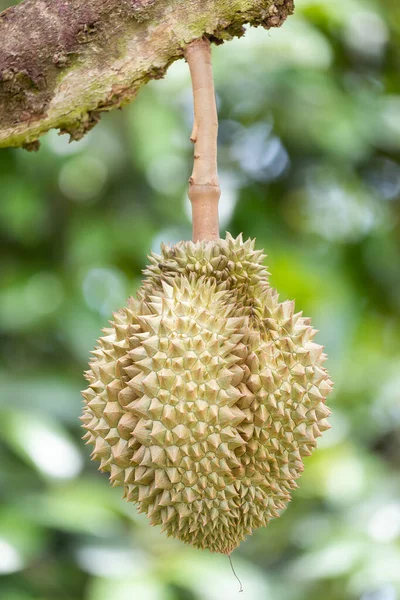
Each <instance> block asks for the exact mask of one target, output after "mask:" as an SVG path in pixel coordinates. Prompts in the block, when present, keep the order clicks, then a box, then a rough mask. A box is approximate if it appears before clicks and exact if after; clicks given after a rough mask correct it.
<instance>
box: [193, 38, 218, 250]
mask: <svg viewBox="0 0 400 600" xmlns="http://www.w3.org/2000/svg"><path fill="white" fill-rule="evenodd" d="M185 58H186V60H187V62H188V64H189V69H190V75H191V78H192V87H193V101H194V124H193V130H192V135H191V137H190V139H191V141H192V142H194V164H193V172H192V176H191V177H190V179H189V198H190V202H191V203H192V215H193V241H194V242H197V241H200V240H217V239H218V238H219V224H218V202H219V198H220V195H221V190H220V187H219V181H218V173H217V135H218V114H217V106H216V102H215V91H214V80H213V73H212V63H211V45H210V42H209V40H207V39H205V38H201V39H198V40H195V41H194V42H192V43H190V44H189V45H188V46H187V48H186V51H185Z"/></svg>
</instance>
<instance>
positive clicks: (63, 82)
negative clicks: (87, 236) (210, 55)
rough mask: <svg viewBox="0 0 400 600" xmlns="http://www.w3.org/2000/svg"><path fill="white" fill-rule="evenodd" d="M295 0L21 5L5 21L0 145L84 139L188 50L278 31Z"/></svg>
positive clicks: (0, 40) (88, 0) (1, 27)
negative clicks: (251, 32)
mask: <svg viewBox="0 0 400 600" xmlns="http://www.w3.org/2000/svg"><path fill="white" fill-rule="evenodd" d="M292 11H293V0H184V1H183V0H25V1H24V2H22V3H21V4H18V5H17V6H14V7H12V8H10V9H8V10H6V11H5V12H3V13H1V14H0V147H5V146H25V147H28V149H35V148H36V146H37V142H36V140H37V139H38V138H39V137H40V136H41V135H42V134H43V133H45V132H46V131H48V130H49V129H51V128H59V129H60V130H61V132H63V133H69V134H70V135H71V138H72V139H80V138H81V137H82V136H83V135H84V134H85V133H86V131H88V130H89V129H91V127H93V125H95V124H96V122H97V121H98V120H99V115H100V113H101V112H103V111H108V110H111V109H113V108H117V107H121V106H123V105H124V104H126V103H127V102H129V101H130V100H132V98H133V97H134V96H135V95H136V93H137V91H138V89H139V88H140V87H141V86H142V85H143V84H145V83H146V82H147V81H149V80H150V79H157V78H160V77H163V76H164V74H165V71H166V70H167V68H168V66H169V65H170V64H171V63H172V62H173V61H175V60H176V59H178V58H181V57H182V56H183V54H184V50H185V48H186V46H187V45H188V44H189V43H190V42H192V41H193V40H195V39H197V38H200V37H202V36H203V35H206V36H207V37H208V38H209V39H210V40H211V41H213V42H217V43H219V42H222V41H224V40H226V39H230V38H231V37H232V36H240V35H242V34H243V24H245V23H251V24H253V25H262V26H264V27H267V28H269V27H278V26H280V25H281V24H282V23H283V21H284V20H285V19H286V17H287V16H288V15H289V14H291V12H292Z"/></svg>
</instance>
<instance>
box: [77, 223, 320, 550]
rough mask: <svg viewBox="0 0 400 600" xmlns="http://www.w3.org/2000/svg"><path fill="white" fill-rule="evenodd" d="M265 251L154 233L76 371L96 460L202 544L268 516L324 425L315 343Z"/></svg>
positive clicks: (168, 528)
mask: <svg viewBox="0 0 400 600" xmlns="http://www.w3.org/2000/svg"><path fill="white" fill-rule="evenodd" d="M264 258H265V257H264V255H263V254H262V252H260V251H256V250H255V249H254V242H253V241H250V240H248V241H246V242H243V241H242V238H241V236H239V237H238V238H237V239H233V238H232V237H231V236H230V235H229V234H228V235H227V237H226V239H225V240H222V239H221V240H218V241H216V242H197V243H193V242H180V243H179V244H177V245H175V246H171V247H168V246H164V247H163V248H162V254H161V255H160V256H158V255H155V254H153V255H152V256H151V257H150V265H149V267H148V268H147V270H146V271H145V275H146V279H145V281H144V283H143V285H142V287H141V288H140V290H139V292H138V295H137V299H130V300H129V303H128V306H127V307H126V308H124V309H122V310H121V311H119V312H117V313H116V314H115V315H114V321H113V322H112V323H111V327H110V328H108V329H106V330H105V332H104V333H105V335H104V336H103V337H102V338H100V340H99V342H98V346H97V348H96V350H95V351H94V360H93V362H92V363H91V365H90V370H89V371H88V372H87V379H88V381H89V387H88V389H87V390H86V391H85V392H84V398H85V410H84V416H83V417H82V419H83V421H84V427H85V428H86V430H87V433H86V436H85V437H86V438H87V440H88V442H89V443H91V444H93V445H94V450H93V453H92V456H93V458H94V459H96V460H99V461H100V469H101V470H102V471H106V472H108V473H109V474H110V480H111V482H112V484H113V485H120V486H123V488H124V496H125V498H126V499H127V500H128V501H131V502H135V503H137V506H138V508H139V511H140V512H145V513H146V514H147V515H148V517H149V520H150V523H151V524H152V525H161V526H162V529H163V530H164V531H165V532H166V533H167V535H170V536H173V537H175V538H178V539H180V540H182V541H183V542H186V543H189V544H192V545H194V546H196V547H198V548H208V549H209V550H211V551H212V552H221V553H225V554H230V553H231V552H232V550H234V549H235V548H236V547H237V546H238V545H239V543H240V541H241V540H243V539H244V538H245V537H246V536H247V535H249V534H251V533H252V531H253V530H254V529H256V528H258V527H261V526H265V525H267V523H268V522H269V521H270V519H271V518H273V517H278V516H279V514H280V511H282V509H284V508H285V507H286V505H287V503H288V502H289V500H290V496H291V491H292V490H293V489H295V488H296V487H297V484H296V480H297V479H298V477H299V476H300V474H301V472H302V471H303V457H304V456H307V455H309V454H311V452H312V450H313V449H314V447H315V446H316V439H317V438H318V437H319V436H320V435H321V433H322V432H323V431H325V430H326V429H328V428H329V424H328V423H327V420H326V418H327V416H328V415H329V409H328V408H327V407H326V406H325V398H326V396H327V395H328V394H329V393H330V391H331V385H332V383H331V381H330V379H329V376H328V373H327V372H326V370H325V369H324V368H323V366H322V364H323V362H324V361H325V359H326V356H325V354H324V353H323V348H322V347H321V346H319V345H318V344H316V343H314V342H313V341H312V340H313V337H314V335H315V333H316V332H315V330H314V329H313V328H312V327H311V325H310V320H309V319H306V318H304V317H302V315H301V313H295V312H294V304H293V302H282V303H280V302H279V300H278V295H277V293H276V291H275V290H273V289H272V288H271V287H270V286H269V283H268V273H267V271H266V269H265V268H264V266H263V264H262V263H263V260H264Z"/></svg>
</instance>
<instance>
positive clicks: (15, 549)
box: [0, 0, 400, 600]
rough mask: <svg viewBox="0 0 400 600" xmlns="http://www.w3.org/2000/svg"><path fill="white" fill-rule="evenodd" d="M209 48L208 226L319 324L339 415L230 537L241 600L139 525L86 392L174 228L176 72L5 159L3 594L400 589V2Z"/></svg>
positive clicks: (312, 17) (1, 216)
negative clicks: (297, 473) (261, 266)
mask: <svg viewBox="0 0 400 600" xmlns="http://www.w3.org/2000/svg"><path fill="white" fill-rule="evenodd" d="M9 4H11V3H10V2H7V1H4V0H0V8H6V7H7V6H8V5H9ZM0 43H1V41H0ZM214 61H215V79H216V87H217V92H218V104H219V113H220V119H221V123H220V135H219V152H220V165H219V168H220V175H221V182H222V189H223V196H222V201H221V221H222V229H223V230H225V229H228V230H229V231H230V232H231V233H232V234H234V235H236V234H238V233H240V232H241V231H243V232H244V234H245V236H246V237H247V236H251V237H257V244H258V246H259V247H260V248H265V251H266V253H267V254H268V266H269V269H270V271H271V281H272V284H273V285H274V286H275V287H277V288H278V290H279V291H280V294H281V298H282V299H287V298H295V299H296V305H297V308H298V309H299V310H300V309H302V310H304V312H305V313H306V314H307V315H310V316H312V318H313V323H314V325H315V326H316V327H317V328H318V329H319V330H320V333H319V335H318V337H317V341H319V342H320V343H322V344H324V345H325V346H326V349H327V352H328V355H329V361H328V363H327V366H328V368H329V370H330V372H331V376H332V379H333V380H334V382H335V392H334V394H333V395H332V396H331V398H330V401H329V404H330V406H331V407H332V409H333V414H332V418H331V423H332V429H331V431H329V432H328V433H327V434H326V435H325V436H324V439H323V440H322V441H321V443H320V444H319V450H318V451H317V452H316V453H315V454H314V455H313V456H312V457H311V458H308V459H306V469H305V473H304V475H303V477H302V479H301V480H300V489H299V490H297V491H296V492H295V494H294V497H293V501H292V502H291V504H290V505H289V507H288V509H287V510H286V512H285V513H284V514H283V516H282V517H281V518H280V519H277V520H275V521H274V522H272V523H271V524H270V526H269V527H268V528H266V529H262V530H259V531H257V532H256V533H255V534H254V535H253V536H252V537H251V538H250V539H248V540H247V541H246V542H245V543H243V544H242V545H241V547H240V548H239V549H238V550H237V551H235V553H234V555H233V559H234V564H235V567H236V570H237V572H238V573H239V575H240V577H241V579H242V581H243V585H244V589H245V591H244V593H243V594H242V595H241V596H238V583H237V581H236V580H235V579H234V577H233V575H232V572H231V570H230V566H229V563H228V559H227V558H226V557H220V556H215V555H211V554H209V553H207V552H204V553H202V552H200V551H196V550H193V549H191V548H188V547H186V546H183V545H182V544H181V543H179V542H175V541H171V540H168V539H166V538H165V537H164V536H162V535H161V534H160V532H159V531H158V529H156V528H151V527H149V526H148V524H147V522H146V519H145V518H144V517H143V516H141V515H138V514H137V513H136V510H135V508H134V507H133V506H131V505H129V504H127V503H125V502H124V501H122V500H121V498H120V496H121V492H120V490H119V489H118V488H116V489H113V488H111V487H110V485H109V483H108V479H107V476H106V475H101V474H100V473H98V472H97V471H96V465H95V464H91V463H90V460H89V453H90V450H89V449H88V447H86V446H84V444H83V442H82V441H81V440H80V437H81V433H82V432H81V430H80V424H79V421H78V416H79V414H80V412H81V397H80V389H82V388H83V387H84V385H85V384H84V380H83V376H82V372H83V370H84V369H85V368H86V364H87V360H88V357H89V351H90V350H91V349H92V347H93V345H94V343H95V340H96V338H97V337H98V335H99V331H100V328H101V327H103V326H105V324H106V323H107V320H108V319H109V318H110V316H111V312H112V311H113V310H115V309H117V308H119V307H121V306H123V305H124V304H125V301H126V298H127V297H128V296H129V295H130V294H133V293H134V292H135V290H136V289H137V287H138V285H139V283H140V278H141V269H143V268H144V266H145V264H146V255H147V254H148V253H149V251H151V250H158V249H159V246H160V242H161V241H165V242H174V241H178V240H180V239H188V238H190V232H191V227H190V220H189V214H190V211H189V206H188V202H187V200H186V187H187V179H188V176H189V174H190V172H191V165H192V152H193V150H192V147H191V144H190V142H189V140H188V137H189V133H190V129H191V125H192V100H191V89H190V81H189V77H188V69H187V65H185V63H184V62H183V61H180V62H178V63H175V64H174V65H173V66H172V67H171V68H170V70H169V72H168V73H167V76H166V78H165V79H164V80H163V81H157V82H152V83H151V84H149V85H148V86H147V87H146V88H145V89H144V90H143V91H142V92H141V93H140V95H139V97H138V99H137V100H136V101H135V102H134V103H133V104H132V106H130V107H128V108H126V109H125V110H124V111H122V112H119V111H118V112H116V113H113V114H110V115H107V116H105V117H104V118H103V119H102V121H101V123H100V125H99V126H97V127H96V128H95V130H93V131H92V132H91V133H90V134H89V135H87V136H86V138H85V139H83V140H82V141H81V142H79V143H73V144H68V139H67V138H66V137H65V136H63V137H59V136H57V133H56V132H51V133H50V134H49V135H47V136H46V137H45V138H44V139H43V142H42V147H41V150H40V152H39V153H38V154H29V153H27V152H25V151H22V150H0V200H1V202H0V232H1V258H0V273H1V277H0V330H1V344H0V453H1V460H0V598H1V600H231V599H232V598H236V597H243V600H244V599H246V600H264V599H268V600H322V599H323V600H345V599H346V600H347V599H349V600H353V599H354V600H396V599H398V598H400V474H399V466H400V5H399V3H398V0H335V1H334V0H297V8H296V14H295V16H293V17H291V18H290V19H289V20H288V21H287V23H286V24H285V25H284V27H283V28H282V29H281V30H278V31H271V32H267V31H264V30H256V29H254V30H249V31H248V32H247V34H246V37H245V38H243V39H241V40H235V41H232V42H230V43H227V44H225V45H223V46H220V47H216V48H215V49H214Z"/></svg>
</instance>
